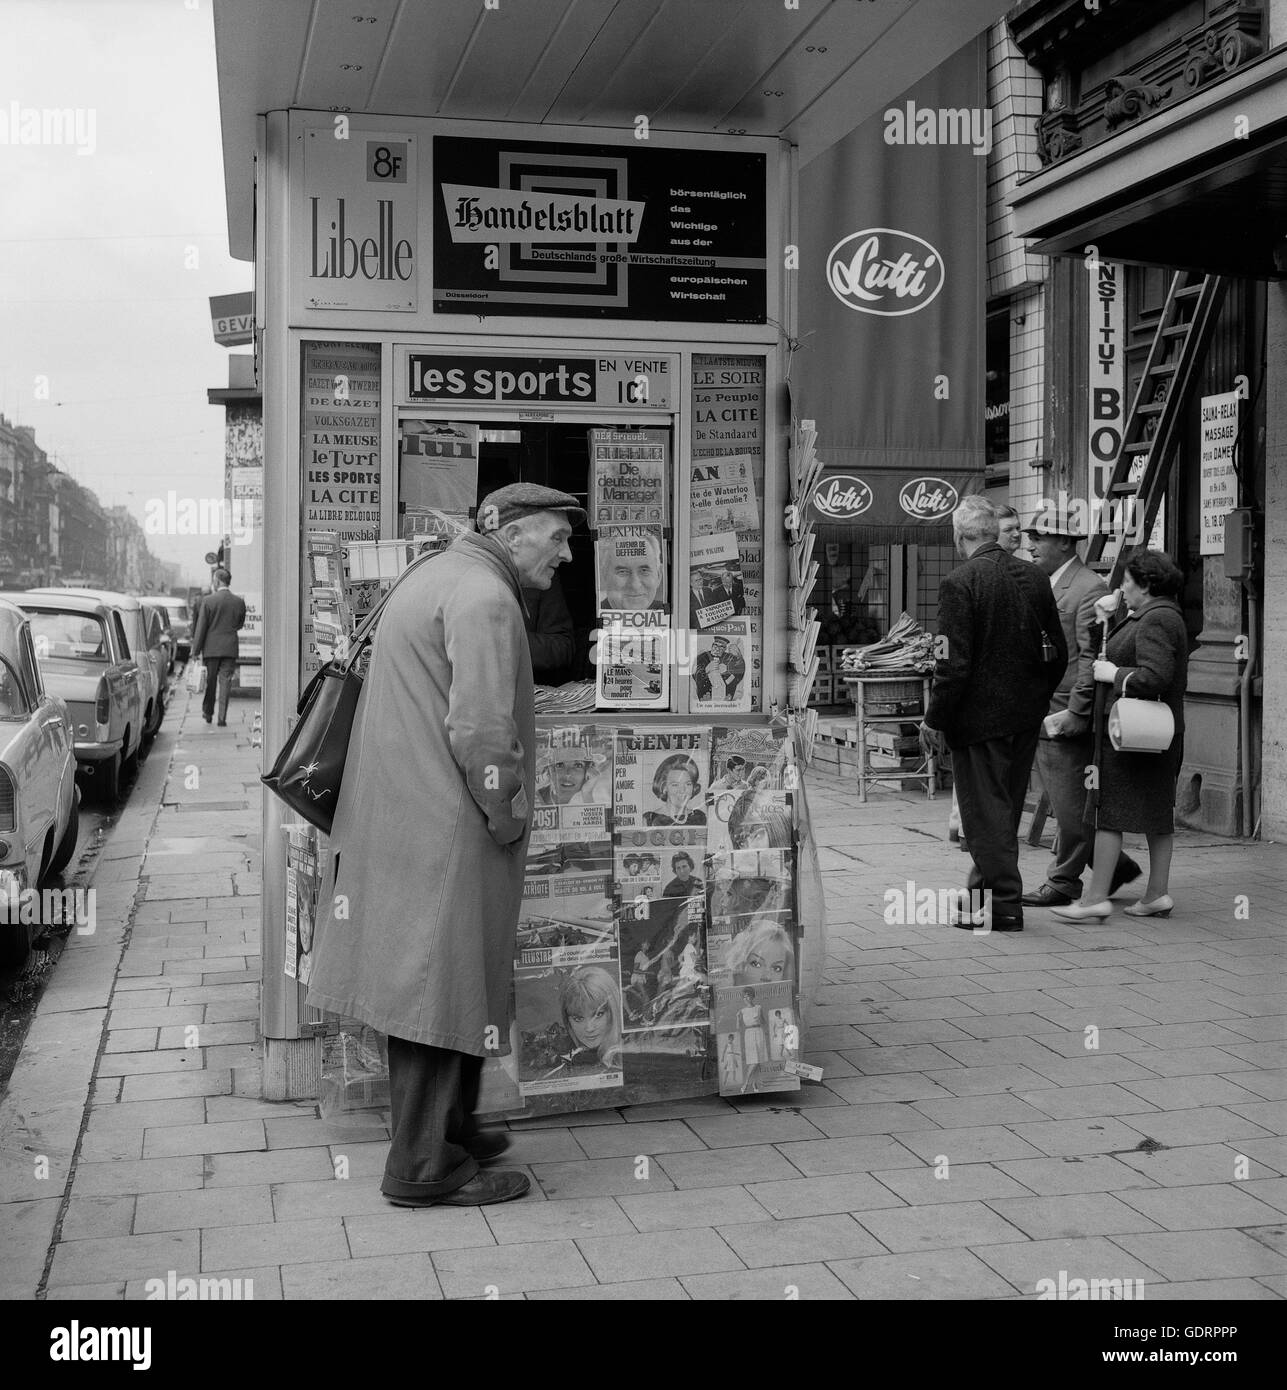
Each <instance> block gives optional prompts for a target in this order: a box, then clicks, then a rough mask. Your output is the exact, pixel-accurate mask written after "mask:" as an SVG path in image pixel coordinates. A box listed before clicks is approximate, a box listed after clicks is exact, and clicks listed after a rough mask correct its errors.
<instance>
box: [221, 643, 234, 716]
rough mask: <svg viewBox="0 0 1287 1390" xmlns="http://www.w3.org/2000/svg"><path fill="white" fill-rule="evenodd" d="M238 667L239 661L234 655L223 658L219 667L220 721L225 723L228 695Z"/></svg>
mask: <svg viewBox="0 0 1287 1390" xmlns="http://www.w3.org/2000/svg"><path fill="white" fill-rule="evenodd" d="M236 669H237V662H236V660H235V659H234V658H233V657H230V656H226V657H224V658H223V661H222V663H221V664H220V667H219V715H218V717H219V722H220V723H221V724H225V723H227V721H228V696H229V695H230V693H231V692H232V676H233V672H234V671H235V670H236Z"/></svg>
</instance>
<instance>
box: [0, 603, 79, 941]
mask: <svg viewBox="0 0 1287 1390" xmlns="http://www.w3.org/2000/svg"><path fill="white" fill-rule="evenodd" d="M79 806H80V802H79V795H78V793H77V790H76V755H75V751H74V748H73V735H72V721H71V716H70V714H69V713H68V710H67V706H66V704H65V703H64V702H63V701H62V700H61V699H60V698H59V697H58V696H57V695H51V694H49V693H48V692H47V691H46V690H45V687H44V683H43V681H42V679H41V673H40V663H39V662H38V661H37V659H36V652H35V647H34V644H33V640H32V634H31V623H30V620H29V619H28V617H27V614H26V613H25V612H24V611H23V610H22V609H21V608H19V607H18V605H17V604H15V603H11V602H9V601H8V600H5V599H0V895H2V900H3V901H4V902H5V903H6V904H8V903H12V902H16V901H18V899H17V894H18V893H21V892H23V891H25V890H26V889H28V888H37V887H39V886H40V884H41V883H42V882H43V881H44V880H45V878H46V877H48V876H49V875H50V874H56V873H59V872H61V870H63V869H64V868H66V866H67V864H68V862H69V861H70V859H71V857H72V855H73V854H74V853H75V851H76V836H77V834H78V833H79V822H80V814H79ZM14 917H17V918H18V919H19V920H17V921H13V920H11V919H12V918H14ZM23 917H26V918H29V919H34V921H33V920H28V921H23V920H22V918H23ZM38 923H39V917H38V915H37V914H35V913H30V912H24V913H21V914H19V913H14V912H8V911H7V912H4V913H0V958H3V959H4V960H5V961H6V962H11V961H15V960H17V961H20V960H22V959H23V958H24V957H25V956H26V954H27V952H28V950H29V949H30V947H31V941H32V938H33V936H34V934H35V927H36V926H37V925H38Z"/></svg>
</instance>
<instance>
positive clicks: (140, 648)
mask: <svg viewBox="0 0 1287 1390" xmlns="http://www.w3.org/2000/svg"><path fill="white" fill-rule="evenodd" d="M31 592H32V593H33V594H81V595H83V596H84V597H86V598H96V599H99V600H100V601H101V602H103V603H106V604H107V605H108V606H109V607H111V608H115V609H116V610H117V611H118V612H119V613H120V615H121V621H122V622H123V624H124V625H125V636H126V640H127V642H128V644H129V649H130V653H131V654H132V655H133V656H134V657H136V658H137V660H138V664H139V669H140V670H141V671H142V672H143V674H144V678H145V686H144V689H145V692H146V693H145V698H144V701H143V740H144V752H145V754H146V749H147V746H148V745H150V744H151V742H152V740H153V739H154V738H155V737H156V732H157V730H158V729H159V728H160V727H161V720H162V719H164V718H165V695H166V690H167V688H168V685H169V682H168V680H167V676H168V669H167V659H166V655H165V652H164V650H163V649H162V647H161V643H160V639H159V638H157V637H156V636H155V635H150V634H149V632H148V625H147V621H146V619H145V617H144V615H143V604H142V601H141V600H140V599H137V598H135V597H134V596H133V595H132V594H118V593H113V592H112V591H111V590H110V589H33V590H32V591H31Z"/></svg>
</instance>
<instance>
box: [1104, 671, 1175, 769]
mask: <svg viewBox="0 0 1287 1390" xmlns="http://www.w3.org/2000/svg"><path fill="white" fill-rule="evenodd" d="M1134 674H1135V673H1134V672H1133V671H1132V672H1131V673H1130V675H1128V676H1127V677H1126V679H1125V680H1124V681H1123V682H1122V694H1121V697H1120V698H1119V699H1118V701H1117V703H1116V704H1115V705H1114V706H1113V708H1112V710H1111V711H1110V712H1109V715H1108V737H1109V739H1110V740H1111V741H1112V744H1113V747H1114V748H1115V749H1116V750H1117V751H1118V752H1119V753H1165V752H1166V750H1167V749H1168V748H1169V747H1170V746H1171V740H1172V739H1173V738H1174V737H1175V716H1174V715H1173V714H1172V713H1171V707H1170V706H1169V705H1165V704H1163V703H1162V701H1161V700H1128V699H1127V698H1126V686H1127V684H1128V682H1129V681H1130V678H1131V676H1132V675H1134Z"/></svg>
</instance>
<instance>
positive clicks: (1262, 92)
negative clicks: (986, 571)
mask: <svg viewBox="0 0 1287 1390" xmlns="http://www.w3.org/2000/svg"><path fill="white" fill-rule="evenodd" d="M1008 25H1009V29H1010V32H1011V35H1012V37H1013V40H1014V42H1015V43H1016V44H1017V46H1018V48H1019V49H1020V50H1021V51H1022V53H1023V55H1024V57H1025V59H1026V61H1027V62H1028V63H1029V64H1030V65H1031V67H1032V68H1033V69H1034V70H1035V71H1037V72H1039V73H1040V75H1041V78H1042V85H1043V90H1044V101H1043V110H1042V113H1041V114H1040V116H1039V117H1038V119H1037V121H1036V137H1037V143H1038V150H1039V156H1040V161H1041V162H1040V168H1039V169H1038V170H1037V171H1035V172H1033V173H1032V175H1031V176H1030V177H1028V178H1027V179H1025V180H1022V181H1021V182H1020V183H1019V184H1018V186H1017V188H1016V189H1015V190H1014V191H1013V193H1012V195H1011V200H1010V201H1011V213H1012V217H1013V221H1014V225H1015V229H1016V231H1017V233H1018V234H1019V235H1020V236H1021V237H1024V238H1026V239H1027V243H1028V246H1029V247H1030V248H1031V250H1033V251H1035V252H1039V253H1042V254H1045V255H1048V256H1050V257H1051V261H1050V274H1049V279H1048V281H1047V286H1046V293H1047V314H1046V325H1047V327H1046V338H1045V372H1046V383H1045V391H1044V395H1045V403H1046V409H1047V418H1046V427H1045V429H1046V460H1045V469H1044V472H1045V489H1044V490H1045V492H1046V494H1047V495H1048V496H1049V497H1051V498H1054V499H1059V498H1062V499H1064V500H1065V501H1066V502H1067V503H1068V504H1069V505H1072V506H1076V507H1078V509H1079V514H1080V515H1081V516H1083V517H1084V518H1085V519H1087V520H1088V521H1089V522H1090V524H1091V532H1092V534H1093V533H1094V531H1095V530H1096V529H1098V530H1101V531H1104V532H1105V533H1107V535H1108V536H1109V537H1110V538H1111V539H1110V541H1109V544H1108V553H1109V554H1111V553H1112V548H1113V546H1114V545H1115V544H1116V543H1117V542H1118V540H1119V538H1120V536H1121V534H1122V533H1123V530H1124V529H1125V528H1127V527H1129V526H1130V525H1131V524H1132V523H1141V524H1142V522H1143V520H1144V518H1143V516H1142V515H1140V516H1131V515H1128V514H1127V513H1126V511H1125V510H1124V508H1125V507H1126V506H1127V505H1131V504H1134V503H1135V502H1136V501H1137V500H1142V496H1143V493H1141V495H1140V498H1139V499H1137V498H1135V497H1133V496H1131V495H1130V494H1129V492H1126V493H1124V492H1123V491H1122V490H1121V489H1119V490H1118V492H1117V494H1116V495H1110V492H1109V484H1110V480H1111V477H1112V473H1113V467H1114V464H1115V462H1116V461H1117V459H1118V458H1119V457H1120V455H1121V453H1122V451H1123V449H1124V448H1131V447H1135V448H1136V449H1137V459H1138V468H1137V471H1136V475H1135V476H1136V477H1137V478H1139V479H1140V480H1141V481H1142V482H1147V483H1148V484H1149V487H1150V488H1151V490H1153V491H1154V492H1155V493H1156V496H1157V498H1158V503H1159V505H1158V507H1157V513H1156V516H1155V517H1154V519H1153V522H1152V524H1151V525H1149V526H1148V527H1147V528H1144V530H1143V531H1142V532H1141V534H1146V535H1147V537H1148V539H1149V543H1151V544H1154V545H1157V546H1160V547H1162V548H1164V549H1166V550H1167V551H1168V552H1169V553H1170V554H1171V555H1172V556H1173V557H1174V558H1175V559H1176V560H1177V562H1178V563H1179V564H1180V565H1181V567H1182V568H1183V569H1184V570H1185V572H1186V574H1187V575H1188V579H1189V582H1188V586H1187V588H1186V591H1185V593H1184V595H1183V599H1182V602H1183V607H1184V609H1185V616H1186V621H1187V624H1188V627H1189V633H1190V640H1191V644H1192V648H1193V649H1192V653H1191V656H1190V666H1189V685H1188V696H1187V702H1186V739H1185V758H1184V764H1183V767H1182V770H1181V775H1180V782H1179V787H1178V791H1177V818H1178V819H1180V821H1181V822H1182V823H1185V824H1188V825H1190V826H1193V827H1195V828H1201V829H1206V830H1210V831H1215V832H1217V833H1220V834H1226V835H1238V834H1241V835H1250V834H1253V833H1255V832H1256V831H1257V829H1259V831H1260V833H1262V834H1265V835H1275V834H1279V833H1281V832H1282V829H1283V827H1284V824H1285V823H1287V822H1285V819H1284V817H1285V812H1287V803H1284V800H1283V791H1282V788H1283V785H1284V777H1283V774H1284V771H1287V768H1285V767H1284V731H1283V728H1282V726H1281V722H1280V719H1281V716H1280V715H1279V714H1277V713H1276V712H1275V707H1274V705H1273V702H1272V701H1271V702H1264V701H1262V689H1263V685H1264V683H1265V682H1266V681H1272V680H1273V678H1274V672H1275V671H1278V672H1279V679H1281V670H1282V663H1283V661H1284V657H1285V647H1287V644H1285V643H1284V638H1283V632H1282V628H1281V625H1282V618H1281V613H1282V611H1283V603H1284V599H1285V598H1287V593H1284V582H1285V576H1284V572H1283V569H1282V560H1281V558H1280V556H1281V546H1280V545H1279V544H1277V541H1278V540H1279V539H1280V536H1281V529H1282V526H1283V520H1282V517H1283V514H1284V501H1285V498H1284V486H1285V484H1284V440H1287V417H1285V416H1284V409H1285V406H1287V402H1285V401H1284V396H1283V390H1282V382H1283V380H1284V372H1285V370H1287V368H1285V364H1284V357H1283V327H1282V325H1283V316H1284V289H1283V273H1284V270H1287V257H1285V256H1284V253H1283V249H1282V248H1283V246H1284V244H1285V243H1284V240H1283V237H1284V233H1285V232H1287V205H1285V204H1284V201H1283V197H1282V193H1281V187H1282V172H1281V171H1282V170H1283V168H1284V166H1285V165H1287V119H1285V118H1284V112H1285V111H1287V66H1285V64H1287V6H1284V5H1282V4H1280V3H1275V2H1272V0H1268V2H1267V3H1254V2H1253V0H1239V3H1231V0H1192V2H1191V3H1184V4H1171V5H1132V4H1124V3H1116V0H1104V3H1102V4H1100V5H1097V6H1095V7H1094V8H1093V10H1092V9H1091V8H1089V7H1085V6H1082V5H1080V4H1077V5H1074V4H1073V3H1071V0H1063V2H1061V0H1028V2H1027V3H1024V4H1021V5H1018V6H1016V7H1015V8H1014V9H1013V10H1012V11H1011V12H1010V14H1009V16H1008ZM1177 277H1181V278H1177ZM1186 301H1187V302H1188V303H1189V304H1191V305H1199V306H1205V317H1204V318H1203V319H1202V320H1201V321H1198V322H1194V321H1193V318H1192V316H1191V315H1190V314H1188V313H1186V312H1183V311H1182V305H1183V304H1184V303H1185V302H1186ZM1141 382H1144V388H1143V391H1142V392H1141ZM1133 412H1134V413H1135V415H1136V417H1137V430H1136V435H1135V436H1134V437H1136V438H1138V439H1139V440H1140V441H1141V442H1140V443H1139V444H1138V445H1131V443H1130V441H1129V440H1128V438H1127V435H1128V432H1129V431H1130V429H1131V416H1132V413H1133ZM1141 416H1142V417H1143V418H1142V419H1140V417H1141ZM1168 435H1169V436H1170V440H1171V443H1170V445H1169V447H1165V446H1164V445H1163V444H1162V443H1161V441H1164V440H1165V439H1166V438H1167V436H1168ZM1155 443H1156V446H1155V447H1151V446H1152V445H1154V444H1155ZM1154 456H1156V460H1157V463H1156V466H1155V467H1154V471H1153V473H1152V474H1148V473H1146V471H1145V470H1148V469H1150V467H1151V466H1153V465H1154Z"/></svg>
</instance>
